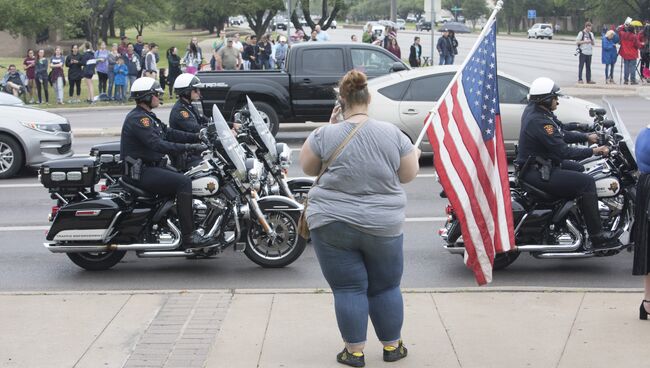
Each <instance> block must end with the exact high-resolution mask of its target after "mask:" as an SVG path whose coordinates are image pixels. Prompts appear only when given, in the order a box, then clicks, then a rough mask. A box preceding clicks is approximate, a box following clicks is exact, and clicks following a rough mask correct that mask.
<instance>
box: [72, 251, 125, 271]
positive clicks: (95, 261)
mask: <svg viewBox="0 0 650 368" xmlns="http://www.w3.org/2000/svg"><path fill="white" fill-rule="evenodd" d="M66 255H67V256H68V258H70V260H71V261H72V262H73V263H74V264H76V265H77V266H79V267H81V268H83V269H85V270H88V271H104V270H108V269H109V268H111V267H113V266H115V265H116V264H118V263H119V262H120V261H121V260H122V258H124V256H125V255H126V251H125V250H113V251H110V252H101V253H66Z"/></svg>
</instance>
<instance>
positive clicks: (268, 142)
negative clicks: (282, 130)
mask: <svg viewBox="0 0 650 368" xmlns="http://www.w3.org/2000/svg"><path fill="white" fill-rule="evenodd" d="M246 99H247V100H248V111H249V112H250V114H251V121H253V129H255V130H256V131H257V135H258V136H259V137H260V139H261V140H262V143H263V144H264V146H265V147H266V150H267V151H268V152H269V154H270V155H271V159H272V160H273V161H275V160H277V159H278V151H277V149H276V148H275V137H273V134H271V131H270V130H269V127H268V126H267V125H266V123H265V122H264V119H263V118H262V115H260V113H259V111H257V108H255V105H254V104H253V101H251V99H250V98H248V96H246Z"/></svg>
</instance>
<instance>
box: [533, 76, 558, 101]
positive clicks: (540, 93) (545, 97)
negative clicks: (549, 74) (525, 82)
mask: <svg viewBox="0 0 650 368" xmlns="http://www.w3.org/2000/svg"><path fill="white" fill-rule="evenodd" d="M559 95H560V87H558V86H557V85H556V84H555V82H553V80H552V79H550V78H546V77H541V78H537V79H535V80H534V81H533V83H532V84H531V85H530V90H529V91H528V100H530V101H531V102H535V103H538V102H546V101H549V100H550V99H551V98H555V97H557V96H559Z"/></svg>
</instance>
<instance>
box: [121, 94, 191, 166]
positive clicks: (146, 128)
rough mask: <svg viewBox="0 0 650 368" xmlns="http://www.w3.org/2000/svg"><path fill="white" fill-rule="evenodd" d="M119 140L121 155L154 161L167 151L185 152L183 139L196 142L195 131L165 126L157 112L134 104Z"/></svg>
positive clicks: (185, 141) (187, 141) (146, 161)
mask: <svg viewBox="0 0 650 368" xmlns="http://www.w3.org/2000/svg"><path fill="white" fill-rule="evenodd" d="M121 142H122V143H121V145H120V155H121V156H122V157H132V158H134V159H142V161H144V162H145V163H154V162H158V161H160V160H161V159H162V158H163V156H164V155H166V154H171V153H180V152H184V151H185V144H184V143H194V142H198V137H197V135H196V134H195V133H187V132H184V131H180V130H176V129H171V128H168V127H167V126H166V125H165V124H164V123H163V122H162V121H160V119H158V117H156V114H154V113H153V112H147V111H146V110H145V109H143V108H141V107H140V106H137V107H136V108H135V109H133V110H131V112H129V114H128V115H127V116H126V119H125V120H124V125H123V126H122V137H121ZM177 142H178V143H177Z"/></svg>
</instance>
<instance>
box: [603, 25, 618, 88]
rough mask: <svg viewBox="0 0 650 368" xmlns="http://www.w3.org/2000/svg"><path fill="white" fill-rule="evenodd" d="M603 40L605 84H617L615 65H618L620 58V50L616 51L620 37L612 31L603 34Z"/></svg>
mask: <svg viewBox="0 0 650 368" xmlns="http://www.w3.org/2000/svg"><path fill="white" fill-rule="evenodd" d="M602 40H603V54H602V57H601V59H602V62H603V64H605V84H616V83H614V65H616V59H617V58H618V50H617V49H616V44H617V43H618V36H617V35H616V32H614V31H613V30H611V29H610V30H609V31H607V33H603V34H602Z"/></svg>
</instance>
